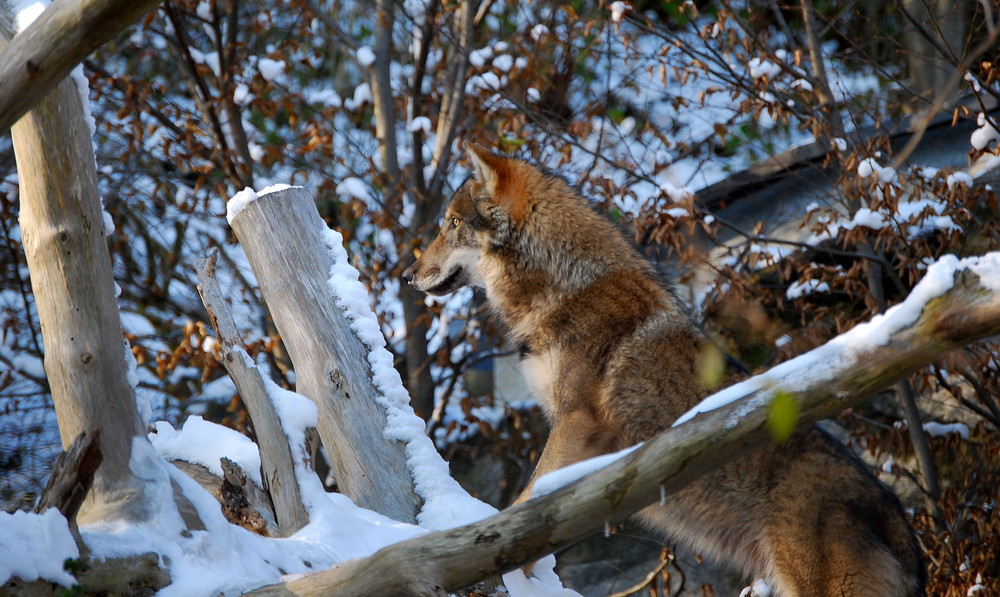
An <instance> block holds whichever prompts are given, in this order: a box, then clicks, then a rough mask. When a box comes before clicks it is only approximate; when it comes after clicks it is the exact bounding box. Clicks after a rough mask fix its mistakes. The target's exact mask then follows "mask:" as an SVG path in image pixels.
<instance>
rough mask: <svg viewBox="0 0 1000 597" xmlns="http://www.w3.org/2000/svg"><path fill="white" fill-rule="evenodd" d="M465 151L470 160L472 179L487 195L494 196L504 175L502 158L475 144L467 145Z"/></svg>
mask: <svg viewBox="0 0 1000 597" xmlns="http://www.w3.org/2000/svg"><path fill="white" fill-rule="evenodd" d="M466 149H467V150H468V151H469V158H471V159H472V167H473V173H472V179H473V180H475V181H476V182H478V183H479V184H481V185H483V187H484V188H485V189H486V192H487V193H488V194H489V195H491V196H496V194H497V190H498V189H499V187H500V183H501V180H502V179H503V177H504V176H505V174H506V164H505V163H504V158H502V157H499V156H497V155H495V154H494V153H493V152H491V151H490V150H488V149H486V148H485V147H483V146H482V145H477V144H475V143H469V144H467V145H466Z"/></svg>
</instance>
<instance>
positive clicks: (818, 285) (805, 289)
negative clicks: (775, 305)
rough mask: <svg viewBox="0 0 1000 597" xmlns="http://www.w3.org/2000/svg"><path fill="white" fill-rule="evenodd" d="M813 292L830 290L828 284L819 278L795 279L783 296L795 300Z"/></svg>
mask: <svg viewBox="0 0 1000 597" xmlns="http://www.w3.org/2000/svg"><path fill="white" fill-rule="evenodd" d="M815 292H830V285H829V284H827V283H826V282H821V281H819V280H796V281H794V282H792V284H791V285H790V286H789V287H788V290H787V291H785V296H786V297H787V298H788V299H789V300H795V299H797V298H801V297H803V296H806V295H808V294H813V293H815Z"/></svg>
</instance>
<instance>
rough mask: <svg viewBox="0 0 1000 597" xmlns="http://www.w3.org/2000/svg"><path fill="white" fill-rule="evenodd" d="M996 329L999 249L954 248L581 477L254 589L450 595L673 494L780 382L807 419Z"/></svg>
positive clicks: (763, 424) (738, 441)
mask: <svg viewBox="0 0 1000 597" xmlns="http://www.w3.org/2000/svg"><path fill="white" fill-rule="evenodd" d="M998 333H1000V253H991V254H988V255H986V256H983V257H980V258H973V259H965V260H961V261H959V260H958V259H956V258H954V257H946V258H944V259H942V260H941V262H939V264H938V265H937V266H935V267H932V268H930V269H929V272H928V276H927V278H925V281H924V282H922V283H921V284H919V285H918V286H917V288H916V289H914V292H913V294H912V295H911V296H910V298H908V299H907V300H906V301H904V302H903V303H902V304H901V305H899V306H898V307H896V308H894V309H892V310H890V311H889V312H887V313H885V314H884V315H882V316H879V317H876V318H875V319H873V320H872V321H871V322H869V323H866V324H863V325H861V326H858V327H857V328H855V329H854V330H852V331H851V332H848V333H847V334H844V335H842V336H840V337H838V338H835V339H834V340H832V341H831V342H829V343H828V344H826V345H824V346H822V347H820V348H818V349H816V350H814V351H812V352H810V353H807V354H806V355H803V356H802V357H799V359H795V360H793V361H790V362H789V363H786V364H785V365H781V366H779V367H776V368H775V369H772V370H771V371H769V372H767V373H765V374H763V375H761V376H757V377H754V378H752V379H750V380H747V381H746V382H744V383H743V384H740V385H739V386H735V387H737V388H739V389H738V390H734V391H730V390H724V391H723V392H720V394H726V393H731V392H735V394H736V395H737V399H735V400H732V401H728V400H727V401H722V400H718V399H714V400H713V399H710V401H709V402H710V403H711V402H716V401H717V402H718V404H717V405H716V406H717V407H716V408H714V409H713V410H709V411H708V412H704V413H701V414H699V415H698V416H697V417H695V418H694V419H692V420H691V421H690V422H688V423H686V424H683V425H678V426H676V427H673V428H671V429H669V430H667V431H665V432H663V433H662V434H660V435H658V436H657V437H655V438H653V439H652V440H650V441H649V442H647V443H646V444H644V445H643V446H641V447H640V448H638V449H636V450H635V451H634V452H631V453H628V454H626V455H623V457H622V458H620V459H618V460H616V461H615V462H613V463H611V464H610V465H608V466H606V467H604V468H602V469H600V470H597V471H596V472H594V473H592V474H590V475H588V476H586V477H584V478H583V479H580V480H579V481H576V482H574V483H571V484H569V485H567V486H565V487H563V488H561V489H559V490H557V491H554V492H553V493H551V494H548V495H545V496H543V497H539V498H536V499H532V500H529V501H528V502H525V503H522V504H519V505H518V506H515V507H513V508H510V509H508V510H506V511H504V512H501V513H500V514H497V515H495V516H492V517H490V518H487V519H485V520H483V521H481V522H478V523H474V524H469V525H465V526H462V527H459V528H455V529H452V530H449V531H440V532H436V533H431V534H428V535H424V536H421V537H417V538H413V539H409V540H406V541H402V542H399V543H396V544H393V545H390V546H388V547H385V548H383V549H382V550H380V551H378V552H376V553H375V554H374V555H372V556H371V557H368V558H364V559H357V560H351V561H349V562H345V563H343V564H341V565H340V566H338V567H336V568H333V569H330V570H326V571H323V572H318V573H316V574H312V575H309V576H306V577H303V578H300V579H297V580H294V581H290V582H287V583H284V584H280V585H272V586H268V587H264V588H262V589H259V590H257V591H254V592H252V593H250V594H253V595H290V594H296V595H319V594H336V595H341V596H348V595H373V594H393V595H396V594H399V595H404V594H405V595H445V594H446V593H447V591H452V590H456V589H459V588H461V587H465V586H468V585H469V584H471V583H473V582H476V581H477V580H480V579H482V578H484V577H487V576H490V575H492V574H496V573H497V572H503V571H507V570H512V569H514V568H517V567H519V566H521V565H523V564H525V563H527V562H530V561H532V560H534V559H536V558H538V557H540V556H542V555H544V554H547V553H551V552H553V551H555V550H557V549H559V548H562V547H564V546H567V545H569V544H571V543H573V542H575V541H578V540H579V539H581V538H582V537H584V536H586V535H588V534H590V533H592V532H593V531H595V530H597V529H598V528H600V527H601V526H602V525H603V524H605V523H607V522H616V521H619V520H621V519H623V518H626V517H627V516H629V515H630V514H632V513H634V512H636V511H638V510H640V509H642V508H644V507H646V506H648V505H650V504H652V503H654V502H656V501H657V500H660V499H662V496H667V503H668V506H669V495H671V494H673V493H675V492H677V491H679V490H681V489H683V488H684V487H685V486H686V485H688V484H689V483H691V482H692V481H694V480H695V479H697V478H698V477H700V476H702V475H704V474H706V473H708V472H710V471H711V470H713V469H715V468H716V467H718V466H721V465H722V464H724V463H726V462H729V461H731V460H733V459H735V458H736V457H738V456H739V455H741V454H743V453H745V452H747V451H748V450H752V449H755V448H758V447H761V446H763V445H765V444H766V443H767V442H769V441H772V435H771V432H770V430H769V427H768V417H769V411H770V408H769V407H770V404H771V401H772V399H773V398H774V396H775V395H777V394H778V393H779V392H781V393H784V394H785V395H788V396H791V398H792V399H793V400H794V401H795V403H796V404H797V405H798V408H799V419H798V424H799V425H800V426H801V425H805V424H809V423H812V422H815V421H818V420H820V419H822V418H825V417H828V416H831V415H833V414H835V413H837V412H839V411H840V410H842V409H843V408H845V407H848V406H850V405H852V404H856V403H858V402H861V401H862V400H864V399H865V398H867V397H869V396H871V395H872V393H874V392H876V391H878V390H880V389H881V388H885V387H888V386H890V385H892V384H894V383H896V382H897V381H899V380H900V379H902V378H904V377H905V376H906V375H908V374H909V373H910V372H912V371H913V370H915V369H917V368H920V367H923V366H926V365H928V364H929V363H931V362H933V361H934V360H935V359H937V358H939V357H940V356H942V355H943V354H945V353H946V352H948V351H950V350H952V349H955V348H958V347H961V346H963V345H966V344H969V343H971V342H975V341H977V340H980V339H983V338H986V337H990V336H993V335H996V334H998ZM817 363H823V364H824V365H823V366H817ZM713 398H714V397H713Z"/></svg>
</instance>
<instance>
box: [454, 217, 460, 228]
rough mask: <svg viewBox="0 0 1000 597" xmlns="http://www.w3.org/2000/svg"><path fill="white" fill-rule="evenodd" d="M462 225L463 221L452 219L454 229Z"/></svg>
mask: <svg viewBox="0 0 1000 597" xmlns="http://www.w3.org/2000/svg"><path fill="white" fill-rule="evenodd" d="M461 223H462V220H460V219H459V218H452V219H451V227H452V228H458V225H459V224H461Z"/></svg>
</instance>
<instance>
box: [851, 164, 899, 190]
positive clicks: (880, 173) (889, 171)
mask: <svg viewBox="0 0 1000 597" xmlns="http://www.w3.org/2000/svg"><path fill="white" fill-rule="evenodd" d="M872 174H875V175H876V177H877V179H878V182H879V184H896V182H897V180H898V179H899V177H898V175H897V174H896V171H895V170H894V169H893V168H891V167H889V166H884V167H883V166H880V165H879V163H878V162H876V161H875V158H865V159H863V160H861V163H860V164H858V176H860V177H861V178H868V177H869V176H871V175H872Z"/></svg>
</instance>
